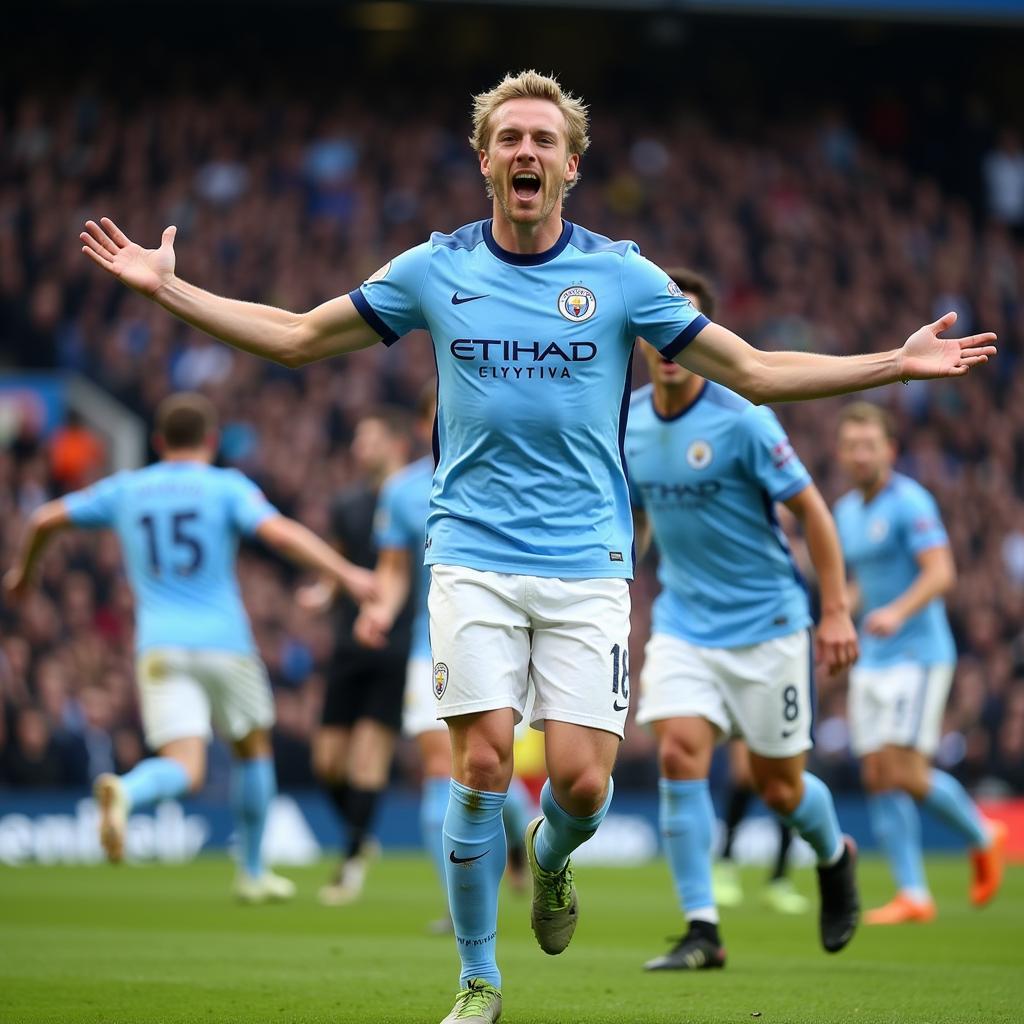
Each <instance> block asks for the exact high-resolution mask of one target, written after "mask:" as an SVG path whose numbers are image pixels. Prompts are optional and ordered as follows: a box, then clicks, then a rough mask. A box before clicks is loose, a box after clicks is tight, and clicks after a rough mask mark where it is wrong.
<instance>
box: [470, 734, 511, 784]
mask: <svg viewBox="0 0 1024 1024" xmlns="http://www.w3.org/2000/svg"><path fill="white" fill-rule="evenodd" d="M458 769H459V775H460V776H461V778H460V781H461V782H462V784H463V785H464V786H468V787H469V788H470V789H478V790H483V791H486V792H488V793H502V792H504V791H505V790H506V789H507V788H508V780H509V777H510V776H511V774H512V772H511V765H510V764H506V763H505V759H504V758H502V756H501V753H500V752H499V751H498V750H497V749H495V748H494V747H491V746H488V745H486V744H477V745H474V746H473V747H472V748H471V749H469V750H467V751H465V752H464V753H463V755H462V757H461V758H460V759H459V765H458Z"/></svg>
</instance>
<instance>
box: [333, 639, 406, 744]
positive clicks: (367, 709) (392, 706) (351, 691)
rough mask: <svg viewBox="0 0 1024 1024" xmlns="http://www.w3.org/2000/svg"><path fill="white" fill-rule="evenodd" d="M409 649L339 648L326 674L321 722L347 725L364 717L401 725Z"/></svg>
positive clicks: (394, 726)
mask: <svg viewBox="0 0 1024 1024" xmlns="http://www.w3.org/2000/svg"><path fill="white" fill-rule="evenodd" d="M405 666H406V652H405V651H404V650H399V651H390V650H385V651H368V650H342V651H339V652H338V653H337V654H336V655H335V657H334V662H333V664H332V665H331V669H330V672H329V673H328V677H327V692H326V694H325V695H324V709H323V714H322V715H321V721H322V723H323V724H324V725H336V726H342V727H348V726H351V725H353V724H354V723H355V722H358V721H359V720H360V719H361V718H372V719H373V720H374V721H375V722H380V723H381V724H382V725H386V726H389V727H390V728H392V729H394V730H395V732H399V731H400V730H401V728H402V701H403V698H404V695H405Z"/></svg>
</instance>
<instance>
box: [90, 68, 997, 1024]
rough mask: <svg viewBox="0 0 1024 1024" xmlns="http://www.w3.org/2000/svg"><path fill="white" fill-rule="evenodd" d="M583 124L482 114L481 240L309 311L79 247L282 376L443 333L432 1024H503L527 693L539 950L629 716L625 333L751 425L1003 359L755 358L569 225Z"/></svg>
mask: <svg viewBox="0 0 1024 1024" xmlns="http://www.w3.org/2000/svg"><path fill="white" fill-rule="evenodd" d="M587 126H588V117H587V110H586V107H585V106H584V104H583V103H581V102H580V101H579V100H578V99H576V98H575V97H573V96H571V95H570V94H568V93H566V92H563V90H562V88H561V86H560V85H559V84H558V82H557V81H556V80H554V79H553V78H547V77H544V76H542V75H539V74H537V73H536V72H533V71H524V72H522V73H521V74H519V75H515V76H512V75H509V76H507V77H506V78H505V79H504V80H503V81H502V82H500V83H499V84H498V85H497V86H496V87H495V88H494V89H492V90H490V91H488V92H485V93H481V94H480V95H479V96H476V97H475V98H474V112H473V137H472V139H471V142H472V145H473V149H474V151H475V152H476V154H477V158H478V160H479V166H480V173H481V175H482V178H483V180H484V184H485V188H486V190H487V194H488V196H490V197H491V199H492V216H491V218H490V219H489V220H486V221H481V222H479V223H477V224H471V225H468V226H466V227H464V228H460V229H459V230H458V231H455V232H453V233H452V234H435V235H433V236H431V239H430V241H429V242H425V243H424V244H423V245H421V246H417V247H416V248H414V249H410V250H409V251H408V252H406V253H403V254H402V255H401V256H399V257H397V258H396V259H395V260H393V261H392V262H391V263H389V264H387V265H386V266H384V267H382V268H381V269H380V270H379V271H377V273H376V274H374V275H373V277H372V278H371V279H370V280H368V281H367V282H366V283H365V284H364V285H363V286H362V287H361V288H358V289H356V290H355V291H354V292H352V293H350V294H349V295H343V296H339V297H338V298H335V299H331V300H330V301H328V302H325V303H323V304H322V305H320V306H318V307H316V308H315V309H313V310H310V311H309V312H307V313H291V312H288V311H286V310H281V309H275V308H272V307H269V306H260V305H256V304H253V303H247V302H239V301H236V300H233V299H227V298H223V297H220V296H217V295H211V294H210V293H209V292H205V291H203V290H202V289H200V288H198V287H196V286H195V285H193V284H190V283H188V282H186V281H183V280H182V279H181V278H179V277H178V276H177V275H176V274H175V273H174V235H175V229H174V228H173V227H168V228H166V229H165V231H164V233H163V237H162V239H161V243H160V247H159V248H158V249H151V250H147V249H143V248H142V247H141V246H139V245H137V244H136V243H134V242H132V241H131V239H129V238H128V237H127V235H125V234H124V232H123V231H121V229H120V228H118V226H117V225H116V224H115V223H114V222H113V221H111V220H110V219H108V218H103V219H102V220H101V221H100V222H98V223H97V222H96V221H87V222H86V225H85V231H83V232H82V233H81V235H80V236H79V237H80V239H81V241H82V246H83V252H84V253H85V254H86V256H87V257H88V258H89V259H91V260H92V261H93V262H94V263H95V264H96V265H97V266H98V267H100V268H102V269H103V270H105V271H107V272H108V273H111V274H113V275H114V276H116V277H118V278H119V279H120V280H121V281H122V282H123V283H124V284H126V285H127V286H129V287H131V288H134V289H136V290H137V291H139V292H140V293H142V294H143V295H146V296H148V297H150V298H152V299H153V300H154V301H155V302H157V303H159V304H160V305H162V306H163V307H164V308H165V309H167V310H169V311H170V312H172V313H174V314H175V315H177V316H179V317H181V318H182V319H184V320H186V321H187V322H189V323H191V324H192V325H194V326H195V327H197V328H199V329H201V330H204V331H206V332H207V333H208V334H211V335H213V336H214V337H216V338H220V339H221V340H222V341H225V342H227V343H228V344H230V345H233V346H235V347H236V348H239V349H242V350H243V351H246V352H252V353H255V354H257V355H262V356H265V357H267V358H269V359H272V360H275V361H276V362H279V363H282V364H284V365H287V366H301V365H304V364H306V363H310V362H313V361H315V360H318V359H324V358H326V357H328V356H334V355H339V354H341V353H345V352H352V351H355V350H357V349H360V348H365V347H367V346H368V345H372V344H375V343H377V342H378V341H382V340H383V341H384V342H385V343H387V344H391V343H393V342H394V341H396V340H397V339H398V337H399V336H400V335H402V334H404V333H406V332H408V331H411V330H414V329H415V328H427V329H429V331H430V333H431V335H432V338H433V344H434V355H435V357H436V359H437V365H438V378H439V395H440V406H439V410H438V417H437V430H436V435H435V436H436V442H437V445H436V455H437V463H438V465H437V469H436V470H435V473H434V483H433V488H432V491H431V497H430V508H431V511H430V516H429V519H428V524H427V541H426V544H427V558H426V560H427V562H428V564H430V565H432V567H433V568H432V573H431V588H430V636H431V646H432V648H433V650H432V655H433V659H434V688H435V695H436V698H437V700H438V702H439V703H438V707H439V711H440V713H441V715H442V717H444V718H445V719H446V720H447V722H448V728H449V733H450V736H451V740H452V753H453V778H452V783H451V792H450V797H449V804H448V811H447V814H446V817H445V829H444V835H445V846H446V849H447V850H448V857H447V860H446V861H445V868H446V871H447V875H448V895H449V903H450V908H451V911H452V919H453V922H454V925H455V935H456V942H457V945H458V949H459V953H460V957H461V960H462V971H461V973H460V983H461V985H462V986H463V987H462V989H461V990H460V992H459V994H458V997H457V999H456V1004H455V1007H454V1008H453V1010H452V1012H451V1013H450V1014H449V1015H448V1017H447V1018H446V1021H447V1022H451V1021H461V1022H468V1024H491V1022H493V1021H495V1020H497V1019H498V1017H499V1016H500V1014H501V991H500V986H501V974H500V972H499V970H498V967H497V963H496V961H495V941H496V934H497V913H498V911H497V893H498V884H499V881H500V878H501V874H502V862H503V860H504V858H503V856H500V855H498V854H499V853H500V852H501V851H503V850H504V837H503V828H502V824H501V821H502V818H501V807H502V804H503V803H504V801H505V792H506V789H507V787H508V783H509V779H510V778H511V777H512V747H513V734H514V728H515V723H516V720H517V719H518V718H519V717H520V716H521V715H522V714H523V710H524V703H525V699H526V694H527V690H528V682H529V681H530V680H531V679H532V682H533V683H534V686H535V690H536V706H535V707H534V710H533V713H532V720H533V721H534V723H535V724H537V725H540V724H541V723H543V725H544V730H545V753H546V760H547V767H548V774H549V781H548V784H547V785H546V786H545V789H544V792H543V793H542V797H541V808H542V810H543V812H544V813H543V816H542V817H541V818H538V819H535V821H533V822H531V823H530V826H529V828H528V830H527V854H528V855H529V857H530V862H531V869H532V871H533V878H534V900H533V909H532V924H533V929H534V933H535V935H536V936H537V939H538V942H539V943H540V945H541V947H542V948H543V949H544V950H545V951H546V952H549V953H560V952H562V951H563V950H564V949H565V948H566V947H567V946H568V944H569V940H570V939H571V937H572V934H573V931H574V930H575V927H576V921H577V909H578V904H577V900H576V893H575V888H574V886H573V882H572V872H571V868H570V866H569V855H570V854H571V853H572V851H573V850H575V849H576V848H577V847H578V846H579V845H580V844H582V843H583V842H585V841H586V840H587V839H588V838H589V837H590V836H591V835H593V834H594V832H595V830H596V829H597V827H598V825H599V824H600V822H601V820H602V819H603V817H604V815H605V813H606V812H607V809H608V804H609V802H610V800H611V790H612V787H611V769H612V765H613V763H614V760H615V754H616V751H617V749H618V743H619V739H620V737H621V736H622V725H623V721H624V719H625V714H626V701H625V699H624V698H625V695H624V694H623V693H622V692H621V684H622V681H623V679H624V678H625V672H626V668H627V665H626V663H625V661H624V653H625V651H626V643H627V639H628V632H629V592H628V589H627V584H626V581H627V580H628V579H629V578H630V576H631V575H632V555H631V550H632V526H631V522H630V510H629V496H628V492H627V487H626V481H625V473H624V469H623V465H622V457H621V450H620V444H619V439H620V437H621V434H622V430H623V427H624V423H625V415H626V409H627V403H628V398H629V383H628V371H629V365H630V352H631V350H632V347H633V343H634V340H635V338H636V337H637V335H641V334H642V335H643V336H644V337H646V338H647V339H648V340H649V341H651V342H652V343H653V344H654V345H656V346H657V347H658V349H659V350H660V351H662V352H663V353H664V354H665V355H666V356H668V357H670V358H677V359H678V360H679V361H681V362H683V363H685V364H686V365H687V366H688V367H690V368H691V369H692V370H694V371H696V372H698V373H701V374H702V375H704V376H706V377H710V378H711V379H713V380H717V381H719V382H720V383H722V384H725V385H726V386H728V387H732V388H734V389H736V390H738V391H739V392H741V393H742V394H744V395H745V396H746V397H748V398H750V399H751V400H753V401H757V402H767V401H780V400H795V399H802V398H815V397H819V396H822V395H829V394H839V393H843V392H846V391H856V390H859V389H861V388H866V387H873V386H875V385H879V384H887V383H891V382H892V381H894V380H898V379H899V378H900V377H906V378H911V377H915V378H916V377H920V378H929V377H945V376H960V375H962V374H964V373H967V372H968V370H969V368H970V367H971V366H974V365H976V364H978V363H981V362H984V361H985V360H987V359H988V357H989V356H990V355H994V354H995V348H994V346H993V345H992V344H991V342H992V341H993V340H994V336H993V335H989V334H985V335H975V336H974V337H972V338H968V339H960V340H954V339H940V338H939V337H938V335H939V334H940V333H941V332H942V331H944V330H946V329H947V328H948V327H950V326H951V325H952V324H953V322H954V320H955V316H954V315H953V314H948V315H947V316H945V317H943V318H942V319H941V320H939V321H937V322H936V323H934V324H930V325H928V326H926V327H922V328H921V329H920V330H919V331H917V332H915V334H913V335H912V336H911V337H910V338H908V339H907V341H906V342H905V343H904V345H903V346H902V347H901V348H899V349H895V350H893V351H890V352H883V353H878V354H871V355H862V356H849V357H843V358H838V357H832V356H823V355H816V354H812V353H806V352H759V351H757V350H755V349H753V348H751V347H750V346H749V345H747V344H746V342H744V341H743V339H741V338H739V337H737V336H736V335H735V334H733V333H732V332H731V331H728V330H726V329H725V328H723V327H720V326H718V325H717V324H712V323H710V322H709V321H708V320H707V319H706V318H705V317H703V316H701V315H700V314H699V313H698V312H697V311H696V310H695V309H694V308H693V306H692V305H691V304H690V303H689V302H687V301H686V300H685V299H684V298H683V297H681V296H679V295H677V294H675V293H674V292H673V291H672V290H671V289H670V287H669V285H670V281H669V279H668V276H667V275H666V274H665V273H664V272H663V271H661V270H659V269H658V268H657V267H655V266H654V265H653V264H651V263H649V262H647V261H646V260H645V259H643V257H641V256H640V254H639V251H638V249H637V247H636V245H635V244H634V243H632V242H611V241H609V240H608V239H606V238H603V237H602V236H600V235H595V234H593V233H592V232H589V231H586V230H584V229H583V228H581V227H579V226H578V225H574V224H571V223H569V222H568V221H565V220H563V219H562V212H563V201H564V199H565V196H566V193H567V192H568V190H569V189H570V188H571V187H572V186H573V185H574V184H575V182H576V179H577V172H578V169H579V164H580V159H581V157H582V155H583V153H584V152H585V151H586V149H587V147H588V146H589V139H588V138H587Z"/></svg>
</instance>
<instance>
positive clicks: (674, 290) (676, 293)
mask: <svg viewBox="0 0 1024 1024" xmlns="http://www.w3.org/2000/svg"><path fill="white" fill-rule="evenodd" d="M668 293H669V295H671V296H673V297H674V298H677V299H681V298H683V297H684V296H683V289H682V288H680V287H679V285H677V284H676V283H675V281H673V280H671V279H670V280H669V282H668Z"/></svg>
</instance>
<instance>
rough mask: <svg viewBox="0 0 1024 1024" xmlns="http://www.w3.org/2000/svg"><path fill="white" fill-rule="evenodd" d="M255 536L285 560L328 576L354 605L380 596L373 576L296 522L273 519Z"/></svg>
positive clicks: (264, 523) (283, 517) (264, 521)
mask: <svg viewBox="0 0 1024 1024" xmlns="http://www.w3.org/2000/svg"><path fill="white" fill-rule="evenodd" d="M256 536H257V537H259V539H260V540H262V541H263V542H264V543H265V544H267V545H268V546H269V547H272V548H273V549H274V550H275V551H277V552H278V553H279V554H281V555H283V556H284V557H285V558H288V559H290V560H291V561H293V562H295V563H297V564H298V565H303V566H306V567H307V568H309V569H317V570H319V571H320V572H322V573H323V574H324V575H325V576H329V577H330V578H331V579H332V580H333V581H335V582H336V583H337V584H338V585H339V586H340V587H342V588H343V589H344V590H346V591H348V593H349V594H351V595H352V599H353V600H354V601H358V602H362V601H367V600H370V599H371V598H372V597H374V596H375V594H376V592H377V588H376V584H375V582H374V579H373V573H372V572H370V571H369V570H368V569H361V568H359V566H357V565H353V564H352V563H351V562H350V561H349V560H348V559H347V558H343V557H342V556H341V555H339V554H338V552H337V551H335V550H334V548H332V547H331V546H330V544H328V543H327V542H326V541H324V540H321V539H320V538H319V537H318V536H317V535H316V534H315V533H313V531H312V530H310V529H307V528H306V527H305V526H303V525H302V523H299V522H296V521H295V520H294V519H289V518H287V516H282V515H276V516H270V518H269V519H264V520H263V522H262V523H260V525H259V526H257V527H256Z"/></svg>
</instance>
